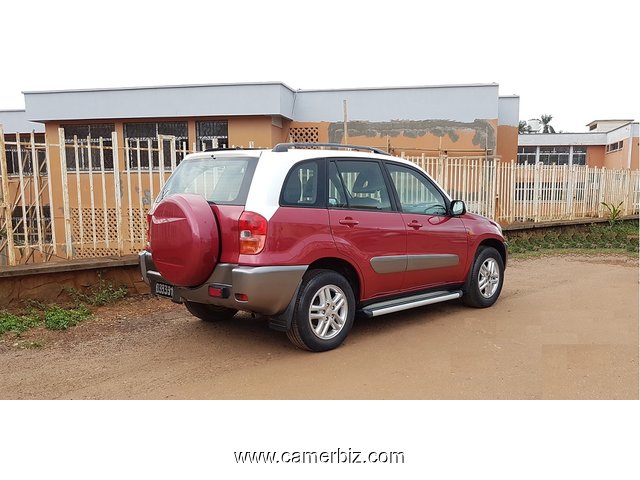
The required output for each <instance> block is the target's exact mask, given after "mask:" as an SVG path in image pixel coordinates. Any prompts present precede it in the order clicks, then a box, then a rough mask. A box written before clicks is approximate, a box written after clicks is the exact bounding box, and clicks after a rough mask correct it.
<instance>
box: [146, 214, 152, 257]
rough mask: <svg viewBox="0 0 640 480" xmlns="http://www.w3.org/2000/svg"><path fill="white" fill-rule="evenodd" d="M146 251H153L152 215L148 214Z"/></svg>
mask: <svg viewBox="0 0 640 480" xmlns="http://www.w3.org/2000/svg"><path fill="white" fill-rule="evenodd" d="M145 250H148V251H149V252H150V251H151V214H150V213H148V214H147V246H146V247H145Z"/></svg>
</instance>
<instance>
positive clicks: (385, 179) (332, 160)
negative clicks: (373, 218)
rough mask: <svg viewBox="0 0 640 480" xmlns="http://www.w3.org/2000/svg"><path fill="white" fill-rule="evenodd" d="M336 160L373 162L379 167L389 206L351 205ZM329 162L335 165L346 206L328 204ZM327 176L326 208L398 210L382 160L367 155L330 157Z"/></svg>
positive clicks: (389, 211) (366, 210) (370, 210)
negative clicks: (374, 207)
mask: <svg viewBox="0 0 640 480" xmlns="http://www.w3.org/2000/svg"><path fill="white" fill-rule="evenodd" d="M338 162H362V163H364V162H367V163H375V164H377V165H378V168H380V173H381V175H382V181H383V182H384V185H385V188H386V189H387V196H388V197H389V205H390V206H389V208H388V209H377V208H376V209H373V208H367V207H365V206H359V205H352V204H350V203H349V193H348V189H347V187H346V185H345V184H344V179H343V178H342V174H341V172H340V169H339V168H338ZM329 163H334V164H335V165H336V170H337V172H338V178H339V179H340V184H341V186H342V191H343V193H344V194H345V199H346V200H347V206H346V207H340V206H335V205H329V204H328V201H329V181H330V178H329V174H328V172H329V168H330V167H329ZM326 168H327V176H326V181H325V191H326V193H327V208H329V209H332V210H356V211H361V212H377V213H398V212H399V211H400V210H399V208H398V203H397V200H396V197H395V195H394V190H393V185H392V184H391V178H390V177H389V172H388V171H387V168H386V166H385V165H384V162H382V161H381V160H379V159H377V158H368V157H331V158H329V159H328V162H327V167H326Z"/></svg>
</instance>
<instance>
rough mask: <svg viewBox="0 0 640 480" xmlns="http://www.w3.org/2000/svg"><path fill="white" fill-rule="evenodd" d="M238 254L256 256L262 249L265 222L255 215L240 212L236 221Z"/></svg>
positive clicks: (262, 218)
mask: <svg viewBox="0 0 640 480" xmlns="http://www.w3.org/2000/svg"><path fill="white" fill-rule="evenodd" d="M238 227H239V228H238V229H239V230H240V253H241V254H245V255H256V254H258V253H260V252H261V251H262V249H263V248H264V242H265V240H266V239H267V220H266V219H265V218H264V217H263V216H262V215H258V214H257V213H253V212H242V215H240V220H238Z"/></svg>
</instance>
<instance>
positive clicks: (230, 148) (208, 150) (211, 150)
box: [204, 147, 264, 152]
mask: <svg viewBox="0 0 640 480" xmlns="http://www.w3.org/2000/svg"><path fill="white" fill-rule="evenodd" d="M228 150H264V149H262V148H242V147H217V148H207V149H206V150H204V151H205V152H222V151H228Z"/></svg>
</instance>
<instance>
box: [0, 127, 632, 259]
mask: <svg viewBox="0 0 640 480" xmlns="http://www.w3.org/2000/svg"><path fill="white" fill-rule="evenodd" d="M15 138H16V139H15V140H14V141H5V140H4V134H3V132H2V128H1V127H0V156H1V158H0V167H1V168H0V177H1V178H0V180H1V182H0V267H2V266H7V265H18V264H25V263H40V262H48V261H56V260H66V259H76V258H94V257H105V256H114V257H119V256H123V255H128V254H132V253H136V252H138V251H139V250H140V249H142V248H144V246H145V244H146V234H147V222H146V212H147V210H148V209H149V207H150V206H151V203H152V202H153V200H154V198H155V196H156V195H157V194H158V192H159V191H160V189H161V188H162V187H163V185H164V183H165V182H166V180H167V178H168V177H169V175H170V174H171V172H172V171H173V170H174V168H175V167H176V165H177V164H178V163H179V161H180V159H182V158H183V157H184V155H186V154H187V153H190V151H194V150H195V148H196V145H193V146H192V149H188V148H187V145H186V144H185V143H182V144H179V145H177V144H176V141H175V139H174V138H172V137H166V136H164V137H159V138H158V139H157V142H154V144H155V145H156V146H157V147H156V148H153V147H152V145H151V142H146V143H144V142H143V143H141V142H140V141H139V140H132V141H128V140H126V139H125V141H124V142H123V144H120V143H119V141H118V137H117V135H116V134H115V133H114V134H112V136H111V138H106V139H104V138H99V139H92V138H87V139H77V138H74V140H73V142H69V141H68V140H67V141H65V135H64V131H63V129H60V130H59V138H58V143H48V142H45V143H42V142H40V143H37V142H36V141H35V139H34V135H31V136H30V137H29V139H28V140H25V139H24V135H22V137H21V136H20V135H16V137H15ZM251 146H253V145H251ZM7 152H10V154H11V155H10V157H9V156H8V155H7ZM405 158H406V159H408V160H410V161H412V162H414V163H415V164H417V165H419V166H421V167H422V168H424V169H425V170H426V171H427V172H428V173H429V174H430V175H431V176H432V177H433V178H434V179H435V180H436V181H437V182H438V183H439V184H440V185H441V186H442V187H443V188H444V189H445V190H447V191H448V192H449V193H450V195H451V196H452V197H453V198H459V199H462V200H464V201H465V203H466V204H467V208H468V210H469V211H471V212H475V213H480V214H482V215H485V216H488V217H490V218H493V219H495V220H497V221H499V222H500V223H502V224H515V223H520V222H543V221H563V220H575V219H580V218H593V217H604V216H606V215H607V213H608V212H607V210H606V208H605V206H604V205H603V203H607V204H610V205H615V206H617V205H618V204H619V203H621V207H620V208H621V210H622V213H623V214H624V215H633V214H638V212H639V210H640V172H638V171H631V170H607V169H605V168H595V167H588V166H567V165H542V164H537V165H526V164H525V165H521V164H516V163H514V162H511V163H506V162H501V161H499V160H498V159H495V158H491V157H489V158H487V157H460V158H458V157H456V158H453V157H446V156H439V157H426V156H424V155H423V156H420V157H405Z"/></svg>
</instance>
